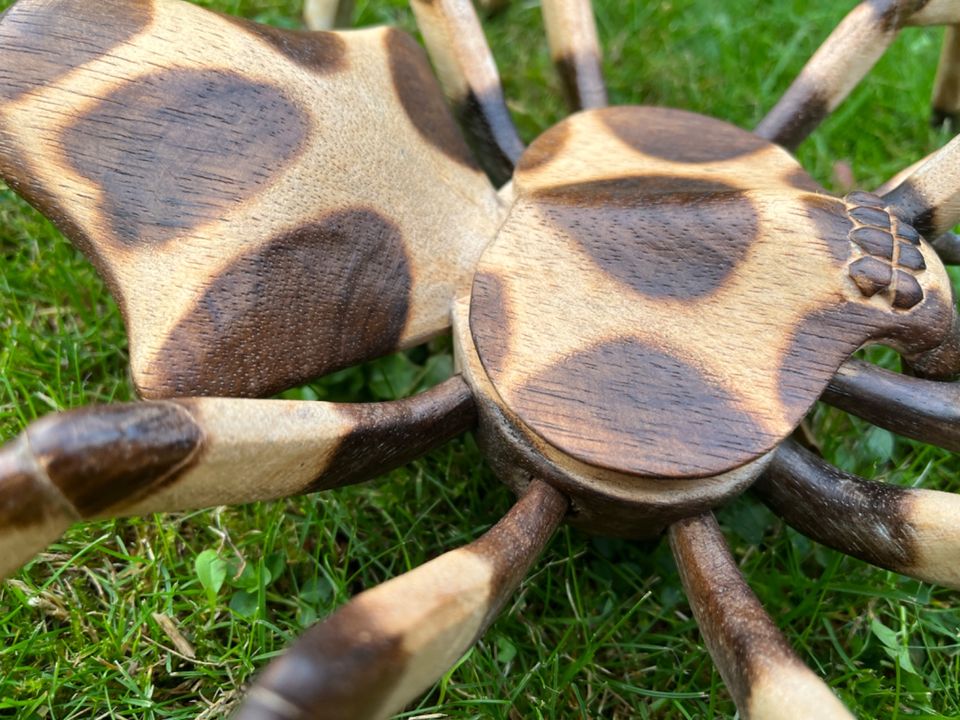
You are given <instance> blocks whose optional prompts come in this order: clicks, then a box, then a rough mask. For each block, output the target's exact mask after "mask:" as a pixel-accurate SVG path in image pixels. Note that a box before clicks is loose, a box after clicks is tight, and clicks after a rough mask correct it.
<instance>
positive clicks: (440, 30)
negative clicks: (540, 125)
mask: <svg viewBox="0 0 960 720" xmlns="http://www.w3.org/2000/svg"><path fill="white" fill-rule="evenodd" d="M410 6H411V7H412V8H413V12H414V15H416V18H417V25H418V27H419V28H420V32H421V33H422V34H423V40H424V42H425V43H426V45H427V50H428V51H429V53H430V59H431V60H432V61H433V65H434V68H435V69H436V71H437V76H438V77H439V79H440V84H441V85H442V86H443V90H444V92H445V93H446V95H447V98H448V99H449V100H450V102H451V103H452V104H453V109H454V114H455V115H456V116H457V119H458V120H459V121H460V125H461V127H462V128H463V130H464V132H465V134H466V136H467V140H468V141H470V144H471V146H472V147H473V148H474V151H475V153H476V156H477V158H478V159H479V162H480V164H481V165H482V166H483V167H484V169H485V170H486V171H487V174H488V175H489V176H490V178H491V179H492V180H493V182H495V183H496V184H497V185H503V184H504V183H506V182H507V181H508V180H509V179H510V177H511V176H512V175H513V168H514V165H516V162H517V160H518V159H519V157H520V154H521V153H522V152H523V149H524V145H523V141H521V140H520V136H519V135H518V134H517V129H516V127H514V125H513V120H512V118H511V117H510V111H509V110H508V109H507V104H506V101H505V100H504V98H503V88H502V87H501V85H500V73H499V72H498V71H497V65H496V63H495V62H494V59H493V55H492V54H491V52H490V46H489V45H487V40H486V38H485V37H484V35H483V28H482V27H481V26H480V20H479V18H478V17H477V13H476V11H475V10H474V9H473V3H472V2H471V1H470V0H412V1H411V3H410Z"/></svg>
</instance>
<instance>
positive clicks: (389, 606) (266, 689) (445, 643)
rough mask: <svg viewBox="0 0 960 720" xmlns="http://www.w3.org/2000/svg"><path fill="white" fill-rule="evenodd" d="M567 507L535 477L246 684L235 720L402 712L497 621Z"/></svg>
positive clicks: (332, 718) (375, 716)
mask: <svg viewBox="0 0 960 720" xmlns="http://www.w3.org/2000/svg"><path fill="white" fill-rule="evenodd" d="M566 510H567V501H566V500H565V499H564V497H563V496H562V495H560V494H559V493H558V492H557V491H556V490H554V489H552V488H551V487H550V486H549V485H547V484H546V483H542V482H539V481H537V480H534V481H532V482H531V483H530V486H529V487H528V488H527V490H526V491H525V492H524V494H523V496H522V497H521V498H520V500H519V501H518V502H517V504H516V505H515V506H514V507H513V509H512V510H510V512H509V513H507V514H506V515H505V516H504V517H503V519H502V520H501V521H500V522H498V523H497V524H496V525H495V526H494V527H493V528H491V529H490V530H489V531H488V532H487V533H486V534H485V535H484V536H483V537H481V538H480V539H479V540H477V541H475V542H473V543H471V544H470V545H467V546H465V547H463V548H460V549H458V550H453V551H451V552H448V553H446V554H444V555H441V556H440V557H438V558H436V559H435V560H432V561H430V562H429V563H427V564H426V565H422V566H420V567H418V568H416V569H415V570H412V571H410V572H408V573H407V574H405V575H401V576H400V577H397V578H394V579H393V580H389V581H387V582H385V583H383V584H382V585H378V586H377V587H375V588H373V589H372V590H367V591H366V592H364V593H362V594H360V595H358V596H357V597H355V598H354V599H353V600H351V601H350V602H349V603H347V604H346V605H345V606H344V607H342V608H340V609H339V610H338V611H337V612H336V613H334V614H333V615H331V616H330V617H329V618H327V619H326V620H325V621H323V622H322V623H320V624H318V625H316V626H314V627H313V628H311V629H310V630H308V631H307V633H306V634H305V635H304V636H303V637H301V638H300V640H298V641H297V643H296V644H295V645H294V646H293V647H292V648H291V649H290V650H289V651H288V652H287V653H286V654H285V655H283V656H282V657H281V658H280V659H279V660H277V661H275V662H274V663H273V664H272V665H270V667H269V668H268V669H267V670H266V671H265V672H264V673H263V675H262V676H261V677H260V678H259V680H258V681H257V682H255V683H254V686H253V688H252V689H251V691H250V693H249V695H248V696H247V699H246V702H245V704H244V705H243V706H242V708H241V709H240V711H239V712H238V713H237V714H236V715H235V720H308V718H321V717H322V718H324V719H325V720H380V719H382V718H387V717H389V716H391V715H393V714H394V713H396V712H398V711H399V710H401V709H402V708H403V707H404V705H406V704H407V703H408V702H410V701H411V700H413V699H414V698H415V697H416V696H417V695H419V694H420V693H422V692H423V691H424V690H426V689H427V688H428V687H429V686H430V685H431V684H433V683H434V682H436V680H437V679H438V678H439V677H440V676H441V675H442V674H443V673H445V672H447V670H449V668H450V667H451V666H452V665H453V664H454V663H455V662H456V661H457V659H458V658H459V657H460V656H461V655H463V654H464V653H465V652H466V651H467V650H468V649H469V648H470V646H471V645H473V643H474V642H476V640H477V639H478V638H479V636H480V635H481V634H482V633H483V632H484V630H486V628H487V627H488V626H489V625H490V623H491V622H493V620H494V619H495V618H496V616H497V613H499V611H500V609H501V608H502V607H503V605H504V603H505V602H506V601H507V599H508V598H509V597H510V595H512V594H513V591H514V590H515V589H516V588H517V585H519V584H520V581H521V580H522V579H523V576H524V575H525V574H526V573H527V571H528V570H529V569H530V566H531V565H532V564H533V563H534V561H535V560H536V559H537V557H538V556H539V555H540V553H541V552H542V551H543V548H544V547H545V546H546V544H547V541H548V540H549V539H550V537H551V536H552V535H553V532H554V530H555V529H556V528H557V526H558V525H559V524H560V521H561V520H562V518H563V515H564V513H565V512H566Z"/></svg>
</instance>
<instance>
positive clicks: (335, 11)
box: [303, 0, 354, 30]
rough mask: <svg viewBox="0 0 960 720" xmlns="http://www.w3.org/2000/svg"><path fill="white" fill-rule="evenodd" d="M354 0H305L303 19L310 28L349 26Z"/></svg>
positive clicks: (328, 28) (326, 28) (321, 28)
mask: <svg viewBox="0 0 960 720" xmlns="http://www.w3.org/2000/svg"><path fill="white" fill-rule="evenodd" d="M353 4H354V0H305V2H304V3H303V19H304V21H305V22H306V23H307V27H308V28H309V29H310V30H332V29H333V28H335V27H349V26H350V20H351V18H352V16H353Z"/></svg>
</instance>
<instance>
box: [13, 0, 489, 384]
mask: <svg viewBox="0 0 960 720" xmlns="http://www.w3.org/2000/svg"><path fill="white" fill-rule="evenodd" d="M0 101H2V102H0V177H3V178H4V179H5V180H6V181H7V182H8V183H9V184H10V186H11V187H12V188H13V189H14V190H16V191H17V192H19V193H20V194H22V195H23V196H24V197H26V198H27V199H28V200H29V201H30V202H31V203H33V204H34V205H36V206H37V207H38V208H39V209H40V210H42V211H43V212H44V213H45V214H46V215H47V216H49V217H50V218H52V219H53V220H54V221H55V222H56V223H57V224H58V226H59V227H60V228H61V229H62V230H63V231H64V232H65V234H66V235H67V236H68V237H70V239H71V240H72V241H73V242H74V243H75V244H76V245H77V246H78V247H79V248H80V249H81V250H82V251H83V252H84V253H86V254H87V256H88V257H90V259H91V260H92V261H93V263H94V264H95V265H96V267H97V269H98V270H99V271H100V273H101V274H102V275H103V276H104V278H105V279H106V281H107V283H108V284H109V285H110V287H111V290H112V292H113V293H114V295H115V296H116V298H117V300H118V302H119V304H120V307H121V310H122V312H123V315H124V319H125V321H126V326H127V331H128V335H129V339H130V361H131V369H132V374H133V379H134V382H135V384H136V386H137V389H138V391H139V392H140V393H141V395H143V396H144V397H150V398H156V397H169V396H185V395H226V396H259V395H266V394H271V393H273V392H276V391H278V390H281V389H284V388H286V387H290V386H292V385H295V384H297V383H301V382H303V381H305V380H308V379H310V378H313V377H316V376H320V375H323V374H325V373H328V372H330V371H332V370H336V369H339V368H342V367H345V366H348V365H352V364H354V363H357V362H360V361H362V360H366V359H369V358H373V357H376V356H378V355H383V354H385V353H388V352H390V351H392V350H394V349H396V348H400V347H408V346H411V345H415V344H418V343H421V342H423V341H424V340H425V339H427V338H429V337H431V336H433V335H436V334H437V333H440V332H442V331H443V330H445V329H446V328H447V327H448V326H449V311H450V302H451V300H452V298H453V295H454V292H455V290H456V288H458V287H459V286H461V285H462V284H463V283H465V282H466V281H467V280H468V278H469V277H470V274H471V272H472V269H473V266H474V264H475V262H476V259H477V257H478V256H479V253H480V251H481V249H482V248H483V246H484V245H485V244H486V242H487V241H488V240H489V239H490V238H491V237H492V236H493V234H494V232H495V230H496V227H497V225H498V223H499V221H500V218H501V212H502V211H501V208H500V205H499V201H498V199H497V196H496V194H495V192H494V189H493V187H492V186H491V185H490V183H489V181H488V180H487V179H486V177H485V176H484V175H483V173H482V171H481V170H480V169H479V167H478V166H477V165H476V163H475V161H474V159H473V156H472V155H471V153H470V150H469V148H468V147H467V145H466V144H465V143H464V141H463V140H462V138H461V136H460V133H459V131H458V129H457V127H456V123H455V122H454V120H453V117H452V116H451V114H450V112H449V110H448V109H447V107H446V105H445V103H444V99H443V95H442V93H441V91H440V88H439V86H438V84H437V82H436V80H435V79H434V77H433V75H432V73H431V70H430V67H429V63H428V62H427V60H426V57H425V55H424V53H423V51H422V49H421V48H420V46H419V45H417V43H416V42H415V41H414V40H413V39H412V38H410V37H409V36H408V35H406V34H404V33H402V32H400V31H397V30H393V29H387V28H375V29H369V30H360V31H351V32H349V33H344V34H338V33H312V34H305V33H296V32H288V31H282V30H277V29H274V28H270V27H268V26H263V25H257V24H253V23H249V22H245V21H241V20H237V19H234V18H228V17H225V16H221V15H217V14H215V13H211V12H209V11H207V10H204V9H202V8H200V7H197V6H195V5H193V4H190V3H186V2H181V1H180V0H104V1H103V2H96V3H92V2H86V1H85V0H55V1H48V0H42V1H41V0H21V2H19V3H17V4H16V5H15V6H14V7H13V8H11V9H10V10H9V11H8V12H7V13H6V14H5V15H4V16H3V19H2V21H0ZM427 197H429V202H424V198H427ZM451 228H455V231H452V232H451Z"/></svg>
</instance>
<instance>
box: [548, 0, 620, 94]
mask: <svg viewBox="0 0 960 720" xmlns="http://www.w3.org/2000/svg"><path fill="white" fill-rule="evenodd" d="M541 6H542V9H543V20H544V24H545V25H546V28H547V42H548V43H549V44H550V54H551V55H552V56H553V62H554V63H555V64H556V66H557V70H558V71H559V73H560V79H561V81H562V82H563V89H564V91H565V93H566V96H567V102H568V103H569V105H570V107H571V108H573V109H574V110H585V109H588V108H598V107H605V106H606V104H607V87H606V85H605V84H604V82H603V71H602V69H601V67H600V64H601V53H600V41H599V39H598V37H597V24H596V21H595V19H594V16H593V7H592V6H591V3H590V0H543V2H542V3H541Z"/></svg>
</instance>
